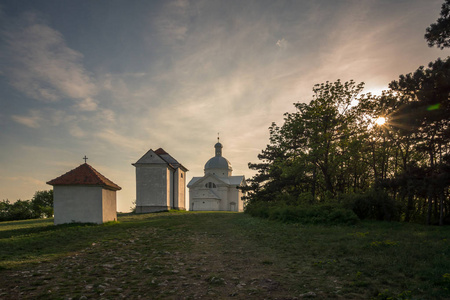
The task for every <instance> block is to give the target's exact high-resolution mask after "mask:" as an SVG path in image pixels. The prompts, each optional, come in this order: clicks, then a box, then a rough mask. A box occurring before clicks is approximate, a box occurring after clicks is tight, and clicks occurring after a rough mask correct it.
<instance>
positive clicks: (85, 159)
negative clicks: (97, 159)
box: [83, 155, 88, 163]
mask: <svg viewBox="0 0 450 300" xmlns="http://www.w3.org/2000/svg"><path fill="white" fill-rule="evenodd" d="M83 159H84V163H86V161H87V160H88V158H87V157H86V155H85V156H84V157H83Z"/></svg>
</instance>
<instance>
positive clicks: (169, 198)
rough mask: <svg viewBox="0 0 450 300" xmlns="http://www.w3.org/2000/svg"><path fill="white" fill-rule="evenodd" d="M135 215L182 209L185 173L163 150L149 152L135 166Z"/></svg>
mask: <svg viewBox="0 0 450 300" xmlns="http://www.w3.org/2000/svg"><path fill="white" fill-rule="evenodd" d="M132 165H133V166H135V167H136V213H149V212H158V211H166V210H169V209H182V210H184V209H185V202H186V172H187V171H188V169H186V168H185V167H184V166H183V165H182V164H180V163H179V162H178V161H177V160H176V159H175V158H173V157H172V156H171V155H170V154H169V153H167V152H166V151H164V149H162V148H159V149H157V150H155V151H153V150H152V149H150V150H149V151H148V152H147V153H145V154H144V156H142V157H141V158H140V159H139V160H138V161H137V162H136V163H134V164H132Z"/></svg>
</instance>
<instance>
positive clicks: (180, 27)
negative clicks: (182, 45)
mask: <svg viewBox="0 0 450 300" xmlns="http://www.w3.org/2000/svg"><path fill="white" fill-rule="evenodd" d="M189 14H190V2H189V1H188V0H175V1H168V2H166V3H165V6H164V8H163V12H162V13H161V14H160V17H158V18H156V19H155V20H154V23H153V25H155V27H156V28H157V31H158V34H159V35H160V38H161V40H162V41H164V42H165V43H166V44H173V43H175V42H179V41H182V40H184V39H185V38H186V36H187V32H188V26H189V24H188V22H189Z"/></svg>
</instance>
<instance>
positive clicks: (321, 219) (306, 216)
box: [245, 202, 358, 225]
mask: <svg viewBox="0 0 450 300" xmlns="http://www.w3.org/2000/svg"><path fill="white" fill-rule="evenodd" d="M245 212H246V213H248V214H250V215H251V216H253V217H259V218H268V219H270V220H275V221H280V222H285V223H300V224H324V225H336V224H348V225H352V224H356V223H357V222H358V217H357V216H356V215H355V213H353V211H351V210H350V209H346V208H343V207H341V206H337V205H330V204H327V205H296V206H293V205H286V204H285V203H268V202H259V203H252V204H249V205H247V207H246V210H245Z"/></svg>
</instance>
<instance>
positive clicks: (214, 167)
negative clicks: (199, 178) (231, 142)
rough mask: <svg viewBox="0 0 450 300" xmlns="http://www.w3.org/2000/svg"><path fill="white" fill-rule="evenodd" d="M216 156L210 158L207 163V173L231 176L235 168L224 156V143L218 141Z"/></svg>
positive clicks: (215, 146)
mask: <svg viewBox="0 0 450 300" xmlns="http://www.w3.org/2000/svg"><path fill="white" fill-rule="evenodd" d="M214 148H215V154H216V155H215V156H214V157H212V158H210V159H209V160H208V161H207V162H206V164H205V175H206V174H215V175H217V176H231V172H232V171H233V168H232V167H231V163H230V162H229V161H228V159H226V158H225V157H223V156H222V148H223V146H222V144H221V143H219V141H217V143H216V144H215V145H214Z"/></svg>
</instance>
